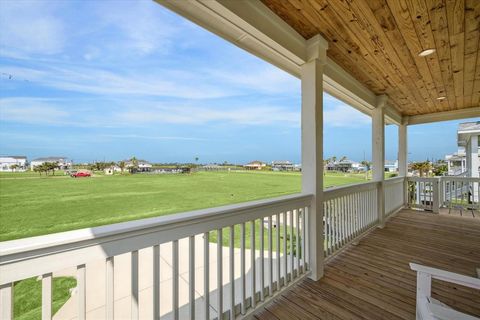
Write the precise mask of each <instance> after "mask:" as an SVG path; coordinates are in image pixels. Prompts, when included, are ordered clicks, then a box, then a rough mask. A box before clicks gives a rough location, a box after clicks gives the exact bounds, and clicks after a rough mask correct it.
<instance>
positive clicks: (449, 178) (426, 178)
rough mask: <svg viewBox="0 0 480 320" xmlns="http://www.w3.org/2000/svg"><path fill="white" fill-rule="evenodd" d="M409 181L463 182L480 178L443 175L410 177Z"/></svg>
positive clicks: (477, 180)
mask: <svg viewBox="0 0 480 320" xmlns="http://www.w3.org/2000/svg"><path fill="white" fill-rule="evenodd" d="M407 179H408V181H421V182H432V181H443V180H448V181H463V182H480V178H474V177H457V176H455V177H454V176H441V177H408V178H407Z"/></svg>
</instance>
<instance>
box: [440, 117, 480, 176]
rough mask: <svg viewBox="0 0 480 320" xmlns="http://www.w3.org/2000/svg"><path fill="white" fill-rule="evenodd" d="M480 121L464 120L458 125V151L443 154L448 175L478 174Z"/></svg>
mask: <svg viewBox="0 0 480 320" xmlns="http://www.w3.org/2000/svg"><path fill="white" fill-rule="evenodd" d="M479 136H480V121H476V122H464V123H460V124H459V125H458V130H457V144H458V151H457V152H456V153H454V154H449V155H446V156H445V160H447V165H448V175H451V176H459V175H461V176H467V177H479V176H480V159H479V155H480V152H479V148H480V138H479Z"/></svg>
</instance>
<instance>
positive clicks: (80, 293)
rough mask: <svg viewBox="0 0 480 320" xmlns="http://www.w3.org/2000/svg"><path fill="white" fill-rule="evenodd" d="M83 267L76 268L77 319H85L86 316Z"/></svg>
mask: <svg viewBox="0 0 480 320" xmlns="http://www.w3.org/2000/svg"><path fill="white" fill-rule="evenodd" d="M85 281H86V278H85V265H84V264H82V265H79V266H77V297H78V319H79V320H81V319H85V317H86V315H87V311H86V298H87V293H86V291H85Z"/></svg>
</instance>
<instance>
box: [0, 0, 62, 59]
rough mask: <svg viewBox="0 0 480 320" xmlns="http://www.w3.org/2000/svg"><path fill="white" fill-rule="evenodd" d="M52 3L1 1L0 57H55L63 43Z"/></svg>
mask: <svg viewBox="0 0 480 320" xmlns="http://www.w3.org/2000/svg"><path fill="white" fill-rule="evenodd" d="M54 7H55V2H50V3H49V5H48V6H45V5H44V4H42V3H40V2H38V1H1V2H0V30H1V32H0V54H2V55H7V56H16V55H20V56H22V55H24V54H55V53H59V52H61V51H62V49H63V46H64V43H65V39H66V37H65V33H64V25H63V23H62V21H61V20H60V19H58V18H57V17H56V16H55V15H54V12H53V11H54Z"/></svg>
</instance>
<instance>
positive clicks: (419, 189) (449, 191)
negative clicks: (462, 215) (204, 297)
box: [407, 176, 480, 212]
mask: <svg viewBox="0 0 480 320" xmlns="http://www.w3.org/2000/svg"><path fill="white" fill-rule="evenodd" d="M407 189H408V205H409V207H411V208H419V209H424V210H429V211H433V212H439V209H440V208H449V209H461V210H472V211H474V210H479V208H480V206H479V195H480V178H467V177H450V176H446V177H434V178H419V177H409V178H408V187H407Z"/></svg>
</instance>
